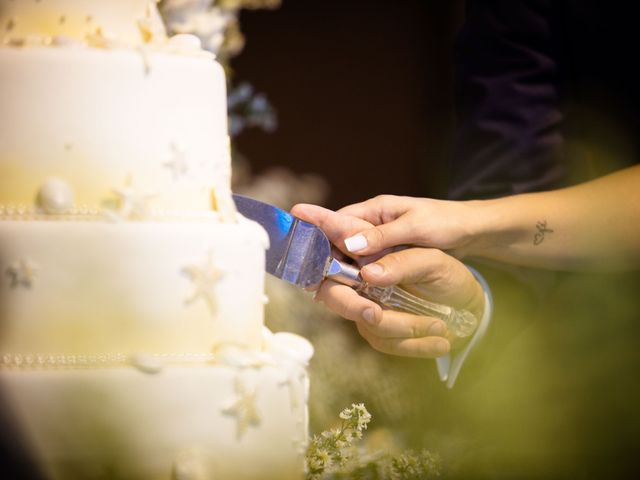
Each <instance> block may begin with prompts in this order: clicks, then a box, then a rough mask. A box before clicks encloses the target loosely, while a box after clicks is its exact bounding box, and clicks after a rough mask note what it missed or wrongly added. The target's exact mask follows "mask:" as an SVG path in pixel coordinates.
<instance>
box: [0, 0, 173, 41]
mask: <svg viewBox="0 0 640 480" xmlns="http://www.w3.org/2000/svg"><path fill="white" fill-rule="evenodd" d="M156 3H157V0H126V1H119V0H115V1H114V0H106V1H105V0H5V1H2V2H0V44H10V43H12V42H17V43H21V42H24V41H32V40H33V38H34V37H44V38H50V37H53V36H65V37H67V38H73V39H75V40H79V41H85V40H86V39H87V37H90V36H92V35H96V33H97V32H100V34H102V35H103V36H104V37H106V38H109V39H113V40H115V41H118V42H120V43H122V44H126V45H129V46H136V45H142V44H144V43H149V42H150V41H152V40H155V41H162V40H163V39H165V38H166V35H165V31H164V25H163V24H162V20H161V19H160V16H159V15H158V11H157V10H156V8H155V4H156ZM152 34H154V35H152ZM153 36H155V37H156V38H153Z"/></svg>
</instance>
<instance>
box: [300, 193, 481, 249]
mask: <svg viewBox="0 0 640 480" xmlns="http://www.w3.org/2000/svg"><path fill="white" fill-rule="evenodd" d="M474 203H475V202H455V201H447V200H435V199H430V198H414V197H400V196H394V195H380V196H377V197H374V198H372V199H370V200H366V201H364V202H361V203H356V204H353V205H349V206H347V207H344V208H342V209H340V210H338V213H340V214H344V215H348V216H350V217H356V218H359V219H361V220H364V221H366V222H368V223H369V224H370V226H369V228H363V229H362V230H360V231H358V232H354V235H353V236H350V237H349V238H346V239H343V240H346V245H347V250H348V251H349V252H350V253H357V254H358V255H364V256H367V255H375V254H377V253H379V252H382V251H384V250H386V249H389V248H392V247H396V246H399V245H413V246H423V247H433V248H439V249H441V250H447V251H448V253H450V254H452V255H454V256H456V257H462V256H465V255H466V254H469V253H472V252H471V251H472V249H473V248H477V247H479V244H480V242H481V240H482V239H481V236H480V235H479V234H478V230H479V229H478V228H476V224H477V217H478V216H477V214H476V212H475V210H474ZM301 208H306V207H302V206H301Z"/></svg>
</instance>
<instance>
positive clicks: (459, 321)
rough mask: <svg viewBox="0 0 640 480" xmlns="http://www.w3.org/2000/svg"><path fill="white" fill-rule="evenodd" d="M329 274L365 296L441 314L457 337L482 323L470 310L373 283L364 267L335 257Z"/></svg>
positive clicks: (405, 308)
mask: <svg viewBox="0 0 640 480" xmlns="http://www.w3.org/2000/svg"><path fill="white" fill-rule="evenodd" d="M327 278H330V279H332V280H334V281H336V282H339V283H342V284H344V285H348V286H350V287H353V288H354V289H355V290H356V291H357V292H358V293H359V294H360V295H362V296H363V297H366V298H368V299H370V300H373V301H374V302H376V303H379V304H380V305H384V306H385V307H389V308H392V309H394V310H399V311H402V312H407V313H412V314H414V315H424V316H428V317H434V318H439V319H440V320H442V321H444V322H445V323H446V325H447V328H448V329H449V333H450V334H451V335H453V336H456V337H460V338H464V337H468V336H470V335H471V334H472V333H473V332H474V331H475V329H476V327H477V326H478V319H477V318H476V317H475V315H473V314H472V313H471V312H470V311H468V310H456V309H455V308H453V307H450V306H448V305H442V304H439V303H434V302H429V301H427V300H425V299H423V298H420V297H417V296H415V295H413V294H411V293H409V292H407V291H406V290H403V289H402V288H400V287H398V286H395V285H393V286H390V287H376V286H374V285H369V284H368V283H367V282H365V281H364V280H363V279H362V276H361V275H360V270H358V269H357V268H356V267H353V266H352V265H348V264H346V263H342V262H340V261H338V260H335V259H331V261H330V264H329V267H328V270H327Z"/></svg>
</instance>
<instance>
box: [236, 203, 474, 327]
mask: <svg viewBox="0 0 640 480" xmlns="http://www.w3.org/2000/svg"><path fill="white" fill-rule="evenodd" d="M233 199H234V201H235V204H236V207H237V208H238V211H239V212H240V213H241V214H242V215H244V216H245V217H247V218H249V219H251V220H254V221H256V222H257V223H259V224H260V225H261V226H262V227H263V228H264V229H265V230H266V231H267V234H268V235H269V241H270V247H269V249H268V250H267V254H266V271H267V272H268V273H270V274H271V275H273V276H275V277H277V278H280V279H282V280H285V281H287V282H289V283H292V284H293V285H296V286H298V287H301V288H304V289H312V288H314V287H317V286H319V285H320V283H321V282H322V281H323V280H324V279H331V280H333V281H335V282H338V283H341V284H344V285H347V286H349V287H352V288H354V289H355V290H356V291H357V292H358V293H359V294H360V295H362V296H363V297H366V298H368V299H370V300H373V301H374V302H376V303H378V304H380V305H383V306H385V307H388V308H391V309H393V310H399V311H403V312H408V313H412V314H415V315H425V316H429V317H435V318H439V319H441V320H443V321H444V322H445V323H446V325H447V328H448V330H449V334H450V335H452V336H454V337H468V336H470V335H471V334H472V333H473V332H474V331H475V329H476V327H477V325H478V320H477V318H476V317H475V315H473V314H472V313H471V312H469V311H468V310H456V309H454V308H453V307H450V306H448V305H442V304H439V303H434V302H429V301H427V300H425V299H423V298H420V297H417V296H415V295H413V294H411V293H409V292H407V291H406V290H404V289H402V288H400V287H398V286H390V287H378V286H375V285H370V284H368V283H367V282H365V281H364V280H363V279H362V276H361V275H360V270H359V269H358V268H357V267H355V266H353V265H350V264H348V263H345V262H341V261H339V260H337V259H335V258H333V256H332V255H331V243H330V242H329V239H328V238H327V236H326V235H325V234H324V232H323V231H322V230H320V228H318V227H316V226H315V225H312V224H310V223H307V222H304V221H302V220H300V219H299V218H296V217H294V216H293V215H291V214H290V213H288V212H286V211H284V210H282V209H280V208H277V207H274V206H273V205H269V204H267V203H264V202H260V201H258V200H254V199H252V198H249V197H245V196H243V195H238V194H234V195H233Z"/></svg>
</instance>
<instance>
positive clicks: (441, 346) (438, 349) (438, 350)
mask: <svg viewBox="0 0 640 480" xmlns="http://www.w3.org/2000/svg"><path fill="white" fill-rule="evenodd" d="M433 349H434V350H435V354H436V355H438V356H440V355H446V354H447V353H449V342H447V341H446V340H444V339H442V340H438V341H437V342H436V344H435V345H434V346H433Z"/></svg>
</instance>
